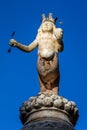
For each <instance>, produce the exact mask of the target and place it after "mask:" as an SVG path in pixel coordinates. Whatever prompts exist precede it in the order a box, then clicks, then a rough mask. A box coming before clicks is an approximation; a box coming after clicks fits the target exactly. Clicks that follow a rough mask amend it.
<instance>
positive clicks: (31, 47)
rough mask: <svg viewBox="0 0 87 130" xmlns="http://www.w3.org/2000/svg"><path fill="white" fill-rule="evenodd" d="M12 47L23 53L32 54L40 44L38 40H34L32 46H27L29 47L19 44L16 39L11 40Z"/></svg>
mask: <svg viewBox="0 0 87 130" xmlns="http://www.w3.org/2000/svg"><path fill="white" fill-rule="evenodd" d="M10 45H11V46H14V47H17V48H18V49H20V50H22V51H25V52H30V51H32V50H34V49H35V48H36V47H37V45H38V43H37V40H34V41H33V42H32V43H31V44H29V45H28V46H27V45H23V44H21V43H19V42H17V41H16V40H14V39H11V40H10Z"/></svg>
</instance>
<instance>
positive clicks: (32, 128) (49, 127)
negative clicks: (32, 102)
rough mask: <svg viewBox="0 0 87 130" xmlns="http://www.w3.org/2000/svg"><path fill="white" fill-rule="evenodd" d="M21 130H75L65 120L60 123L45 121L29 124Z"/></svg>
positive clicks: (59, 121)
mask: <svg viewBox="0 0 87 130" xmlns="http://www.w3.org/2000/svg"><path fill="white" fill-rule="evenodd" d="M21 130H75V129H74V127H73V126H72V125H71V124H69V123H67V122H65V121H63V120H58V121H55V120H53V121H51V120H44V121H38V122H34V123H30V124H27V125H25V126H24V128H22V129H21Z"/></svg>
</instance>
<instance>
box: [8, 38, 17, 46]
mask: <svg viewBox="0 0 87 130" xmlns="http://www.w3.org/2000/svg"><path fill="white" fill-rule="evenodd" d="M9 44H10V46H14V47H16V46H17V44H18V42H17V41H16V40H14V39H10V43H9Z"/></svg>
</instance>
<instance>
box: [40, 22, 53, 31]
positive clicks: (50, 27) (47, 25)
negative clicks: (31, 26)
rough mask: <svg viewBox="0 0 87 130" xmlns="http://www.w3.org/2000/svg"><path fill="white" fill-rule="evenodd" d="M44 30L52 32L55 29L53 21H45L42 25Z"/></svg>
mask: <svg viewBox="0 0 87 130" xmlns="http://www.w3.org/2000/svg"><path fill="white" fill-rule="evenodd" d="M42 31H43V32H52V31H53V23H52V22H49V21H45V22H44V23H43V25H42Z"/></svg>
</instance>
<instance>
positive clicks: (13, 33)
mask: <svg viewBox="0 0 87 130" xmlns="http://www.w3.org/2000/svg"><path fill="white" fill-rule="evenodd" d="M14 35H15V32H12V34H11V37H10V39H12V38H13V37H14ZM11 49H12V46H10V47H9V49H8V53H10V52H11Z"/></svg>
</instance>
